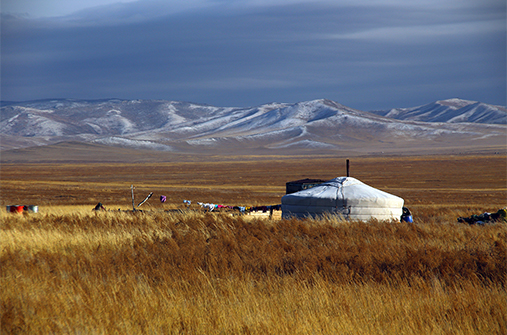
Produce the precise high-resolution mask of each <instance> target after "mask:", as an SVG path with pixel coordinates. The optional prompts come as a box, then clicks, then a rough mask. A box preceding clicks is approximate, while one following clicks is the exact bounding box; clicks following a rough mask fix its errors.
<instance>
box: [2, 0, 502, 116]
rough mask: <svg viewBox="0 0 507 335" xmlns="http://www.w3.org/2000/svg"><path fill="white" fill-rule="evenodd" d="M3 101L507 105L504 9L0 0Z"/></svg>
mask: <svg viewBox="0 0 507 335" xmlns="http://www.w3.org/2000/svg"><path fill="white" fill-rule="evenodd" d="M1 6H2V8H1V11H2V21H1V28H2V31H1V32H2V36H1V38H2V41H1V42H2V48H1V71H2V72H1V98H2V100H6V101H13V100H14V101H23V100H36V99H50V98H77V99H102V98H122V99H166V100H182V101H190V102H196V103H206V104H211V105H215V106H238V107H239V106H256V105H260V104H263V103H268V102H275V101H276V102H299V101H305V100H312V99H319V98H326V99H331V100H334V101H337V102H339V103H342V104H344V105H346V106H349V107H352V108H357V109H361V110H372V109H388V108H394V107H414V106H419V105H423V104H426V103H429V102H433V101H435V100H440V99H447V98H455V97H458V98H462V99H467V100H477V101H482V102H486V103H491V104H497V105H504V106H505V104H506V89H507V88H506V8H505V7H506V4H505V1H504V0H438V1H437V0H427V1H422V0H414V1H406V0H403V1H402V0H370V1H364V0H356V1H345V0H334V1H329V0H328V1H325V0H324V1H304V0H270V1H268V0H243V1H238V0H186V1H176V0H172V1H167V0H166V1H161V0H138V1H120V2H119V1H115V0H86V1H81V0H66V1H61V0H3V1H2V4H1Z"/></svg>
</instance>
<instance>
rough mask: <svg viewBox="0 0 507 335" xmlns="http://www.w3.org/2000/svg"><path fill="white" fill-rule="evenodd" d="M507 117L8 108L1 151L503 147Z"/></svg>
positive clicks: (450, 103)
mask: <svg viewBox="0 0 507 335" xmlns="http://www.w3.org/2000/svg"><path fill="white" fill-rule="evenodd" d="M506 134H507V110H506V108H505V107H503V106H494V105H489V104H485V103H480V102H474V101H467V100H461V99H448V100H441V101H436V102H433V103H430V104H427V105H424V106H420V107H413V108H396V109H392V110H387V111H371V112H365V111H360V110H356V109H353V108H350V107H346V106H344V105H341V104H339V103H337V102H334V101H331V100H326V99H320V100H313V101H304V102H299V103H294V104H289V103H270V104H265V105H261V106H256V107H248V108H244V107H237V108H236V107H214V106H208V105H201V104H193V103H187V102H180V101H165V100H119V99H108V100H92V101H87V100H71V99H59V100H44V101H29V102H21V103H7V102H3V103H2V107H1V118H0V135H1V138H0V139H1V149H2V150H8V149H17V148H24V147H32V146H41V145H48V144H54V143H58V142H66V141H78V142H87V143H97V144H103V145H109V146H121V147H130V148H138V149H139V148H140V149H155V150H166V151H174V152H197V151H199V152H202V151H203V150H204V151H216V152H229V153H233V152H235V153H241V152H243V153H244V152H248V151H259V150H264V151H272V152H274V151H276V150H281V151H283V152H290V151H292V150H296V151H300V150H303V151H304V150H313V151H321V152H322V151H336V150H362V151H364V152H369V151H376V150H387V149H393V148H397V149H400V150H404V149H407V150H410V149H411V148H412V149H417V148H425V147H428V146H435V145H439V146H449V147H451V146H458V147H459V146H467V145H483V146H502V145H505V143H506Z"/></svg>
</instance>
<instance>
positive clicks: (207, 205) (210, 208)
mask: <svg viewBox="0 0 507 335" xmlns="http://www.w3.org/2000/svg"><path fill="white" fill-rule="evenodd" d="M183 203H184V204H185V205H187V206H190V205H191V204H192V201H191V200H183ZM197 204H198V205H199V206H201V208H203V209H205V210H208V211H210V212H212V211H214V210H217V209H223V208H225V209H233V210H239V211H240V212H242V213H245V212H248V213H249V212H259V211H262V212H263V213H266V212H267V211H274V210H277V211H279V210H281V208H282V205H269V206H227V205H218V204H212V203H204V202H197Z"/></svg>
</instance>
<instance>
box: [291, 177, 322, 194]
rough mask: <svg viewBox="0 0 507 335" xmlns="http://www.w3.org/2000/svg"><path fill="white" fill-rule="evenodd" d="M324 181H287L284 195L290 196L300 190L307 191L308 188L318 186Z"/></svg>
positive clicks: (307, 179)
mask: <svg viewBox="0 0 507 335" xmlns="http://www.w3.org/2000/svg"><path fill="white" fill-rule="evenodd" d="M323 182H325V180H322V179H310V178H306V179H301V180H295V181H289V182H287V183H285V194H291V193H296V192H299V191H302V190H307V189H309V188H312V187H314V186H317V185H320V184H322V183H323Z"/></svg>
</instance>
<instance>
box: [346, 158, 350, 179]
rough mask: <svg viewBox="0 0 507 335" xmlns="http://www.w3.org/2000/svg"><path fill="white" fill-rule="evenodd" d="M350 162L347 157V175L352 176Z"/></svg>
mask: <svg viewBox="0 0 507 335" xmlns="http://www.w3.org/2000/svg"><path fill="white" fill-rule="evenodd" d="M349 169H350V162H349V160H348V159H347V177H350V170H349Z"/></svg>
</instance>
